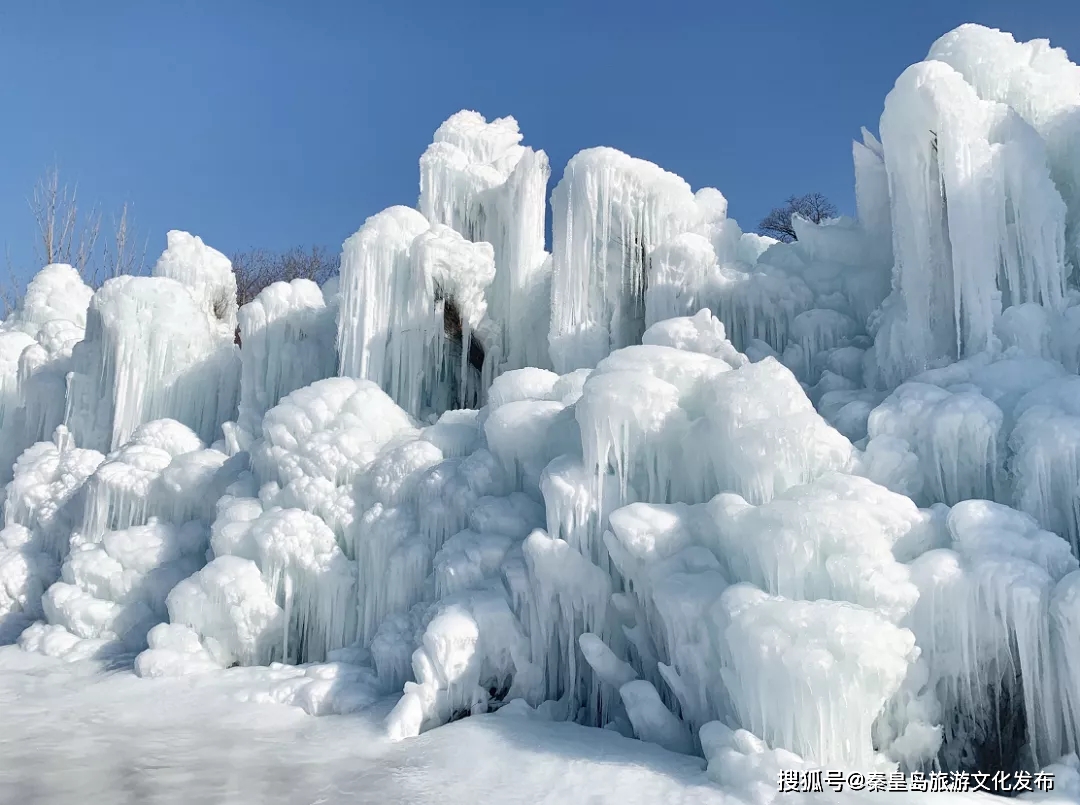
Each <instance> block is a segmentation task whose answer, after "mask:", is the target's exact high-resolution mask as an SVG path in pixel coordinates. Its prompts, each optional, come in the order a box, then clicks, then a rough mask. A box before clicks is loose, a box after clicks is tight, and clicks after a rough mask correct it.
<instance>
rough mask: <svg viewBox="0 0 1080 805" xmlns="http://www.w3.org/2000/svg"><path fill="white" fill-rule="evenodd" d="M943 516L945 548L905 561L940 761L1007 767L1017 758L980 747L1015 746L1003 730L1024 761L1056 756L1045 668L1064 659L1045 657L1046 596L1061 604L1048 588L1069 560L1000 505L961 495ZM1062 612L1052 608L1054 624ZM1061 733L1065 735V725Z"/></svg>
mask: <svg viewBox="0 0 1080 805" xmlns="http://www.w3.org/2000/svg"><path fill="white" fill-rule="evenodd" d="M946 522H947V527H948V532H949V536H950V538H951V543H950V545H949V547H946V548H942V549H938V550H931V551H928V552H926V553H924V554H922V555H921V556H919V557H918V558H917V559H916V560H915V561H914V562H913V563H912V565H911V574H912V580H913V581H914V582H915V584H916V585H917V586H918V587H919V591H920V595H919V602H918V605H917V607H916V608H915V610H914V611H913V612H912V615H911V624H912V629H913V631H914V632H915V635H916V637H917V639H918V643H919V646H920V647H921V648H922V649H923V651H925V652H926V654H927V660H928V662H929V666H930V669H931V680H930V683H931V685H932V686H934V687H935V688H936V691H937V695H938V697H939V698H940V700H941V702H942V706H943V708H944V712H945V714H946V718H945V721H944V726H945V747H944V750H943V753H944V757H943V760H944V762H945V765H946V766H947V767H950V768H956V767H958V766H964V765H971V766H976V767H983V766H990V765H993V766H994V768H1009V767H1010V765H1011V764H1015V763H1016V762H1017V758H1015V757H1008V756H1000V755H997V754H988V753H994V752H995V751H997V752H1000V751H1007V747H1010V746H1013V747H1016V745H1017V744H1016V743H1014V742H1015V741H1016V735H1015V734H1010V732H1009V731H1017V730H1018V731H1020V733H1021V735H1023V736H1025V737H1026V742H1027V745H1028V748H1029V751H1030V753H1031V755H1032V756H1033V758H1034V759H1036V760H1038V761H1040V762H1043V763H1045V762H1049V761H1051V760H1053V759H1056V758H1058V757H1060V756H1061V753H1062V749H1063V722H1062V708H1061V706H1060V704H1059V703H1058V696H1057V682H1056V680H1055V667H1056V666H1057V667H1059V666H1060V665H1061V664H1062V663H1063V662H1067V655H1058V656H1057V658H1055V656H1054V653H1053V641H1054V640H1055V639H1056V640H1058V641H1060V640H1061V636H1060V631H1053V632H1052V627H1051V615H1050V611H1051V601H1055V602H1059V601H1061V600H1063V599H1062V598H1061V597H1060V596H1059V595H1057V594H1056V593H1055V592H1054V590H1055V584H1057V583H1059V582H1061V583H1064V582H1062V579H1063V578H1065V577H1067V576H1068V574H1070V573H1072V572H1074V571H1075V570H1076V567H1077V560H1076V559H1075V558H1074V557H1073V556H1072V554H1071V553H1070V551H1069V546H1068V544H1067V543H1066V542H1065V541H1064V540H1062V539H1061V538H1060V537H1058V536H1056V535H1054V534H1051V533H1049V532H1046V531H1042V530H1040V529H1039V527H1038V524H1037V523H1036V522H1035V521H1034V520H1033V519H1032V518H1030V517H1028V516H1027V515H1025V514H1022V513H1020V512H1017V511H1015V510H1013V509H1009V508H1007V507H1005V506H1002V505H1000V504H996V503H990V502H988V501H979V500H969V501H964V502H962V503H958V504H957V505H956V506H954V507H953V508H952V510H951V511H950V512H949V514H948V518H947V521H946ZM944 612H949V613H950V615H949V616H948V617H944V616H943V613H944ZM1062 616H1063V613H1062V608H1061V605H1060V604H1057V605H1056V606H1055V617H1056V621H1055V622H1056V623H1057V624H1058V625H1060V622H1061V618H1062ZM1052 633H1053V634H1054V635H1055V637H1052V636H1051V635H1052ZM1059 644H1060V643H1059ZM1018 700H1019V701H1021V702H1022V703H1023V706H1022V708H1017V707H1016V704H1017V701H1018ZM1066 701H1069V700H1068V699H1067V698H1066ZM1010 702H1011V705H1010ZM1002 703H1004V707H1003V704H1002ZM1005 708H1008V709H1005ZM1017 718H1022V719H1023V720H1021V721H1020V723H1016V721H1013V719H1017ZM1010 722H1011V723H1010ZM1066 729H1067V732H1068V733H1069V734H1074V733H1075V726H1074V725H1073V724H1070V725H1069V726H1068V727H1067V728H1066ZM964 753H966V756H965V754H964ZM957 754H959V755H960V756H958V757H957V756H954V755H957Z"/></svg>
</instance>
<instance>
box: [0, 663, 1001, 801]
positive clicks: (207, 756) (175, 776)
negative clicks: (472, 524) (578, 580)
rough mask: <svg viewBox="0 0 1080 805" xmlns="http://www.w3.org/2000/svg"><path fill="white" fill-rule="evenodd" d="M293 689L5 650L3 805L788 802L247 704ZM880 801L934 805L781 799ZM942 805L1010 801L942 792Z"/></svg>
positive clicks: (587, 750)
mask: <svg viewBox="0 0 1080 805" xmlns="http://www.w3.org/2000/svg"><path fill="white" fill-rule="evenodd" d="M289 676H290V674H288V673H287V672H285V671H282V670H278V671H276V672H275V671H274V670H273V669H264V668H236V669H233V670H231V671H222V672H218V673H216V674H214V675H212V676H200V677H189V678H182V679H175V678H172V679H155V680H147V679H138V678H136V677H134V676H133V675H132V674H131V673H130V672H129V671H127V670H123V669H120V670H117V671H114V672H112V673H102V669H101V668H100V667H99V666H96V665H94V664H76V665H63V664H60V663H58V662H57V661H55V660H51V659H49V658H44V657H40V656H35V655H28V654H25V653H22V652H19V651H18V650H17V649H14V648H11V647H8V648H2V649H0V711H2V712H3V715H4V729H3V730H2V731H0V803H2V805H42V804H43V803H70V802H76V801H77V802H80V803H84V805H120V803H140V805H143V804H145V805H169V804H171V803H177V805H179V803H184V805H210V803H213V804H214V805H249V804H250V803H256V802H257V803H265V804H266V805H276V804H277V803H281V804H282V805H286V803H287V804H288V805H293V803H297V802H310V803H320V805H323V804H325V805H337V804H338V803H341V804H342V805H345V803H350V805H355V804H356V803H371V805H375V804H376V803H400V804H401V805H426V804H428V803H430V805H436V803H437V804H438V805H475V803H476V802H477V801H483V802H491V803H544V805H562V803H571V802H588V803H590V805H603V804H604V803H611V805H638V804H639V803H640V805H655V803H665V805H666V804H667V803H672V804H673V805H683V804H685V805H691V803H693V805H699V804H700V805H740V803H751V802H754V800H753V799H752V798H751V797H750V796H749V792H750V791H751V790H752V788H751V786H750V785H749V781H750V780H752V779H754V778H755V775H756V776H757V779H758V782H759V785H758V787H757V791H759V792H761V791H765V790H770V789H771V791H773V792H775V789H776V785H775V780H774V779H772V778H771V770H770V769H768V768H764V769H763V770H757V771H755V768H756V767H754V766H750V771H749V773H747V771H746V766H743V767H741V768H740V771H741V772H742V773H743V775H744V776H743V777H742V778H741V782H742V783H743V788H744V789H745V790H746V792H747V793H744V794H743V795H742V796H735V795H733V794H728V793H725V792H724V791H723V790H722V789H721V788H719V787H718V786H716V785H715V784H714V783H713V782H712V781H710V780H709V778H708V777H707V776H706V774H705V772H704V769H703V767H704V764H703V762H702V761H701V760H700V759H697V758H691V757H687V756H685V755H677V754H673V753H671V752H668V751H666V750H664V749H661V748H659V747H657V746H653V745H650V744H645V743H641V742H639V741H634V740H630V739H628V738H624V737H623V736H621V735H619V734H617V733H616V732H614V731H612V730H597V729H593V728H588V727H581V726H578V725H576V724H567V723H557V722H551V721H547V720H543V719H541V718H536V717H530V716H529V714H528V712H526V713H524V714H521V715H518V714H510V712H507V713H504V714H498V713H496V714H492V715H486V716H477V717H474V718H469V719H465V720H464V721H460V722H455V723H454V724H450V725H447V726H446V727H444V728H442V729H439V730H435V731H432V732H429V733H426V734H425V735H423V736H421V737H419V738H417V739H416V740H413V741H409V742H404V743H392V742H390V741H389V740H387V738H386V736H385V731H384V729H383V727H382V720H381V719H382V716H383V715H384V714H385V712H386V710H387V708H388V705H389V702H388V701H387V700H376V701H374V702H373V703H372V704H371V705H370V707H369V708H367V709H365V710H362V711H360V712H357V713H353V714H351V715H347V716H332V715H331V716H325V717H323V718H312V717H310V716H308V715H307V714H306V713H305V712H304V711H303V710H301V709H299V708H297V707H290V706H283V705H280V704H278V705H275V704H267V703H263V702H260V703H252V702H250V701H244V700H245V699H248V698H250V696H251V691H252V690H259V689H263V690H271V689H272V688H274V686H275V684H277V685H280V684H281V682H282V681H284V680H285V679H287V678H288V677H289ZM275 677H276V678H275ZM526 711H527V708H526ZM884 796H887V797H888V801H889V802H890V803H895V804H896V805H908V804H909V803H911V805H914V803H916V802H920V801H925V798H920V797H918V796H917V795H903V794H888V795H883V794H863V795H862V796H843V797H836V796H835V795H817V796H816V797H812V796H808V795H798V794H795V795H792V794H785V795H784V796H783V797H781V798H780V799H779V800H778V801H779V802H783V803H785V804H786V803H791V805H802V803H810V802H813V803H822V805H824V803H828V802H840V803H843V802H851V803H862V802H877V801H879V800H880V799H881V798H882V797H884ZM762 801H763V800H762ZM933 801H934V802H935V803H938V802H940V803H943V804H945V805H947V804H948V803H950V802H965V803H972V804H973V805H974V804H975V803H979V802H986V803H990V802H997V801H998V800H996V799H990V798H989V797H985V796H982V795H978V794H975V795H967V796H960V795H950V794H944V795H938V796H936V797H935V798H934V800H933Z"/></svg>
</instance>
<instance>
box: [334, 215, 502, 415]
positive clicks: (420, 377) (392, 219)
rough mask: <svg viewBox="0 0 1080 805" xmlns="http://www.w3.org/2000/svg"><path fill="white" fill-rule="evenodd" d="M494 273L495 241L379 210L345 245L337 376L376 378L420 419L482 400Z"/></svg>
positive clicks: (490, 334) (486, 381)
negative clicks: (470, 237) (475, 240)
mask: <svg viewBox="0 0 1080 805" xmlns="http://www.w3.org/2000/svg"><path fill="white" fill-rule="evenodd" d="M494 273H495V269H494V256H493V250H492V247H491V245H490V244H488V243H483V242H481V243H473V242H471V241H468V240H466V239H465V238H464V237H462V236H461V235H459V234H458V233H457V232H455V231H454V230H453V229H450V228H449V227H447V226H443V225H440V224H436V225H435V226H429V225H428V221H427V219H426V218H424V216H423V215H421V214H420V213H418V212H417V211H416V210H412V209H409V208H407V207H392V208H390V209H388V210H384V211H383V212H381V213H379V214H378V215H374V216H372V217H371V218H369V219H368V220H367V222H365V224H364V226H363V227H362V228H361V229H360V231H358V232H357V233H356V234H355V235H353V236H352V237H351V238H349V239H348V240H347V241H345V246H344V250H343V252H342V260H341V291H340V293H341V307H340V312H339V316H338V321H339V326H338V353H339V374H341V375H344V376H347V377H356V378H362V379H365V380H371V381H372V382H375V383H377V384H378V385H379V386H380V387H381V388H383V389H384V390H385V391H386V392H387V393H388V394H389V395H390V396H391V397H392V398H393V399H394V401H395V402H397V403H398V404H400V405H401V406H402V407H404V408H405V409H406V410H407V411H409V413H411V414H412V415H414V416H420V415H421V414H422V413H423V414H430V413H435V414H439V413H442V412H443V411H445V410H447V409H448V408H452V407H464V406H465V405H476V404H478V403H479V401H480V400H481V399H482V396H483V394H484V392H485V391H486V388H487V385H489V384H490V372H491V369H492V365H491V364H490V362H489V361H487V360H486V355H485V353H486V348H487V345H488V344H489V343H491V339H492V338H493V328H492V326H491V323H490V320H489V318H488V316H487V299H486V295H485V289H486V288H487V286H488V285H490V283H491V281H492V279H493V277H494Z"/></svg>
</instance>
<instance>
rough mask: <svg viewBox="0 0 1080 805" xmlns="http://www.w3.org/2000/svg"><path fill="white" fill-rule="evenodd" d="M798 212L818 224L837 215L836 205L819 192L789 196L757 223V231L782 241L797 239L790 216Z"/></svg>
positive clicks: (788, 241)
mask: <svg viewBox="0 0 1080 805" xmlns="http://www.w3.org/2000/svg"><path fill="white" fill-rule="evenodd" d="M796 213H798V214H799V215H801V216H802V217H803V218H806V219H807V220H809V221H812V222H813V223H815V224H820V223H821V222H822V221H826V220H828V219H830V218H835V217H836V215H837V210H836V205H835V204H833V203H832V202H831V201H829V200H828V199H827V198H826V197H825V196H824V195H823V194H821V193H807V194H805V195H802V196H791V197H790V198H788V200H787V203H786V204H785V205H784V206H783V207H774V208H773V209H772V210H771V211H770V212H769V214H768V215H766V216H765V217H764V218H762V219H761V223H760V224H758V233H759V234H761V235H768V236H769V237H772V238H776V239H777V240H779V241H781V242H783V243H791V242H792V241H795V240H798V239H799V238H798V236H797V235H796V234H795V227H794V226H793V225H792V222H791V219H792V217H793V216H794V215H795V214H796Z"/></svg>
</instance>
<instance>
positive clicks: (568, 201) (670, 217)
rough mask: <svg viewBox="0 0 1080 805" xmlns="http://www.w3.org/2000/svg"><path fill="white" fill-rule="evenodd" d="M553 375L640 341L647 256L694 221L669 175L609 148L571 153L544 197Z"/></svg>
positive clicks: (691, 202)
mask: <svg viewBox="0 0 1080 805" xmlns="http://www.w3.org/2000/svg"><path fill="white" fill-rule="evenodd" d="M551 206H552V220H553V238H554V240H553V250H552V289H551V302H552V304H551V331H550V334H549V337H548V340H549V347H550V349H551V360H552V363H553V364H554V367H555V370H556V371H557V372H560V373H565V372H569V371H571V370H573V369H578V368H581V367H589V366H595V365H596V364H597V363H598V362H599V361H600V360H601V359H602V358H603V357H604V356H605V355H607V354H608V353H609V352H610V351H612V350H613V349H618V348H620V347H625V346H628V345H630V344H634V343H637V342H639V341H640V339H641V334H642V332H643V331H644V329H645V327H644V322H645V291H646V287H645V286H646V279H647V277H648V256H649V253H650V252H651V251H652V250H653V249H654V248H655V247H656V246H659V245H660V244H661V243H663V242H664V241H667V240H669V239H671V238H672V237H674V236H675V235H678V234H680V233H681V232H685V231H688V230H689V229H691V228H692V227H693V226H694V225H696V224H697V223H698V222H699V220H700V218H701V210H700V208H699V207H698V205H697V203H696V200H695V198H694V194H693V193H692V192H691V190H690V186H689V185H688V184H687V183H686V182H685V181H683V180H682V179H681V178H679V177H678V176H676V175H675V174H672V173H668V172H667V171H665V170H663V169H661V168H659V167H657V166H656V165H653V164H652V163H651V162H645V161H644V160H640V159H634V158H633V157H629V156H627V155H626V154H623V153H621V152H620V151H616V150H614V149H612V148H591V149H588V150H585V151H582V152H580V153H578V154H576V155H575V156H574V157H573V158H572V159H571V160H570V162H569V163H568V164H567V166H566V170H565V171H564V173H563V178H562V179H561V180H560V181H559V183H558V185H556V186H555V190H554V191H553V192H552V194H551Z"/></svg>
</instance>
